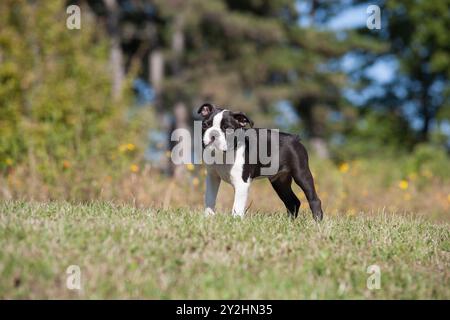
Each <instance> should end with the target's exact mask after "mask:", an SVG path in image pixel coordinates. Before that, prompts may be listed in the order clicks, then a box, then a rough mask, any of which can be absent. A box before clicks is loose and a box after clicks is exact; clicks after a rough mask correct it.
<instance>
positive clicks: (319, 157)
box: [0, 0, 450, 221]
mask: <svg viewBox="0 0 450 320" xmlns="http://www.w3.org/2000/svg"><path fill="white" fill-rule="evenodd" d="M374 4H375V5H378V6H379V7H380V9H381V11H380V12H381V21H380V29H369V28H368V27H367V20H368V19H369V21H372V20H370V16H373V13H368V12H367V8H368V6H369V5H374ZM449 4H450V3H449V1H448V0H436V1H426V0H418V1H407V0H391V1H370V3H368V2H366V1H357V0H345V1H321V0H310V1H306V0H305V1H300V0H298V1H294V0H270V1H269V0H202V1H201V0H184V1H183V0H165V1H164V0H79V1H63V0H46V1H37V0H36V1H33V0H2V1H1V2H0V198H1V199H26V200H38V201H46V200H68V201H74V202H80V201H92V200H107V201H115V202H126V203H132V204H134V205H136V206H154V207H157V208H168V207H188V206H189V207H192V208H201V206H202V198H203V190H204V184H203V179H204V168H203V167H202V166H197V165H185V166H174V165H173V164H172V163H171V161H170V148H171V146H172V145H171V142H170V133H171V132H172V131H173V130H174V129H175V128H181V127H183V128H191V127H192V124H193V120H194V119H196V114H195V112H196V110H197V109H198V107H199V106H200V105H201V104H202V103H203V102H205V101H208V102H213V103H215V104H218V105H221V106H225V107H228V108H231V109H233V110H240V111H244V112H246V113H247V114H248V115H249V116H250V117H251V118H252V119H253V120H254V122H255V124H256V126H257V127H270V128H280V129H281V130H282V131H288V132H291V133H297V134H299V135H300V136H301V138H302V140H303V141H304V143H305V144H306V146H307V148H308V150H309V151H310V154H311V167H312V170H313V173H314V175H315V178H316V184H317V188H318V192H319V196H320V197H321V198H322V202H323V204H324V209H325V211H326V213H327V214H345V215H355V214H359V213H360V212H369V213H377V212H381V211H388V212H396V213H405V214H418V215H423V216H426V217H430V218H432V219H438V220H446V221H450V170H449V168H450V166H449V165H450V161H449V160H450V156H449V150H450V104H449V74H450V55H449V53H450V33H449V30H450V16H449ZM70 5H77V6H79V8H80V9H81V15H80V19H81V28H80V29H72V30H71V29H69V28H68V27H67V23H66V22H67V19H68V18H69V19H70V18H73V17H72V13H70V14H69V13H67V12H66V9H67V7H68V6H70ZM221 188H222V189H221V192H220V194H219V199H220V201H219V207H220V208H222V209H223V210H229V207H230V206H231V203H232V200H231V199H232V192H231V191H232V189H231V187H229V186H222V187H221ZM296 192H297V193H298V195H299V197H300V199H301V200H304V199H305V198H304V196H303V194H302V193H301V192H300V190H299V189H296ZM275 199H276V200H275ZM253 202H255V203H256V204H255V205H254V206H253V205H252V203H253ZM303 203H305V202H304V201H303ZM283 208H284V207H283V205H282V203H281V201H279V200H278V199H277V197H276V196H275V194H274V193H273V191H272V190H271V187H270V185H269V184H268V183H267V182H266V181H263V182H259V181H258V182H256V183H255V186H254V187H253V190H252V194H251V201H250V209H249V210H250V212H254V213H255V212H264V213H270V212H273V211H274V210H284V209H283Z"/></svg>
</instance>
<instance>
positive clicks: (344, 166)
mask: <svg viewBox="0 0 450 320" xmlns="http://www.w3.org/2000/svg"><path fill="white" fill-rule="evenodd" d="M349 167H350V166H349V165H348V163H347V162H343V163H341V164H340V165H339V171H340V172H342V173H346V172H347V171H348V169H349Z"/></svg>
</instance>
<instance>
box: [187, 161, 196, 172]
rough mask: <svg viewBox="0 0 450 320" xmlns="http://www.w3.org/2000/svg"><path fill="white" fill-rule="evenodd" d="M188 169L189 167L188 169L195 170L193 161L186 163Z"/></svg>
mask: <svg viewBox="0 0 450 320" xmlns="http://www.w3.org/2000/svg"><path fill="white" fill-rule="evenodd" d="M186 169H187V170H188V171H194V169H195V166H194V165H193V164H192V163H188V164H187V165H186Z"/></svg>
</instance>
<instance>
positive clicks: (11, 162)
mask: <svg viewBox="0 0 450 320" xmlns="http://www.w3.org/2000/svg"><path fill="white" fill-rule="evenodd" d="M5 163H6V165H8V166H11V165H12V164H13V160H12V159H11V158H6V160H5Z"/></svg>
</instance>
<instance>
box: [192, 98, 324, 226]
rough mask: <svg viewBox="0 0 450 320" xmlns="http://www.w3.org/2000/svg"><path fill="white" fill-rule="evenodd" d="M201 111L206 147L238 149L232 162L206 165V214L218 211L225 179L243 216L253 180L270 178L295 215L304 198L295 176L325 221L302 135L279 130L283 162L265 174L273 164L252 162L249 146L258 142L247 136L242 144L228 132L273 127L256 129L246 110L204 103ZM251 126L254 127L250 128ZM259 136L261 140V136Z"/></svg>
mask: <svg viewBox="0 0 450 320" xmlns="http://www.w3.org/2000/svg"><path fill="white" fill-rule="evenodd" d="M198 113H199V114H200V115H201V116H202V139H203V147H204V148H214V152H217V153H221V154H223V155H224V156H225V155H226V153H227V152H229V151H230V149H231V148H233V151H234V155H233V158H234V159H233V161H232V163H227V162H222V163H220V164H217V163H212V164H207V165H206V168H207V176H206V195H205V213H206V214H207V215H211V214H214V209H215V204H216V197H217V192H218V190H219V185H220V182H221V180H224V181H225V182H227V183H230V184H231V185H232V186H233V187H234V192H235V193H234V203H233V211H232V213H233V215H234V216H241V217H242V216H243V215H244V213H245V206H246V203H247V197H248V193H249V187H250V183H251V181H252V180H253V179H257V178H268V179H269V180H270V182H271V184H272V186H273V188H274V189H275V191H276V193H277V194H278V196H279V197H280V198H281V200H282V201H283V203H284V205H285V206H286V208H287V210H288V212H289V213H290V214H291V215H292V217H294V218H295V217H297V215H298V210H299V208H300V200H298V198H297V197H296V195H295V194H294V192H293V191H292V188H291V183H292V179H294V181H295V183H296V184H297V185H299V186H300V188H301V189H302V190H303V192H304V193H305V195H306V198H307V199H308V202H309V207H310V208H311V211H312V214H313V217H314V219H315V220H316V221H320V220H322V218H323V212H322V206H321V201H320V199H319V197H318V196H317V193H316V190H315V187H314V180H313V176H312V174H311V171H310V169H309V166H308V154H307V152H306V149H305V147H304V146H303V144H302V143H301V142H300V139H299V137H298V136H296V135H291V134H288V133H282V132H279V133H278V132H277V133H278V135H277V138H278V139H279V140H278V141H277V143H278V148H277V149H278V150H277V152H278V161H279V163H278V166H277V168H276V172H273V173H271V174H269V175H265V174H263V171H264V168H265V167H267V166H269V165H270V164H262V163H261V161H259V160H257V161H256V162H252V161H249V158H250V157H249V149H250V148H249V146H251V145H254V144H255V142H251V141H249V139H245V140H244V143H241V144H239V142H238V143H236V142H235V139H234V138H233V139H232V141H231V142H230V141H229V140H230V139H227V137H228V136H227V135H226V133H228V132H230V131H242V132H246V130H255V131H256V132H259V131H260V130H266V131H269V132H270V131H271V130H270V129H256V128H255V129H253V121H251V120H250V119H249V118H248V117H247V116H246V115H245V114H244V113H242V112H233V111H230V110H227V109H223V108H219V107H216V106H215V105H213V104H210V103H205V104H203V105H202V106H201V107H200V108H199V109H198ZM247 125H249V126H250V127H251V128H252V129H246V128H245V127H247ZM272 131H274V130H272ZM256 136H257V137H258V138H257V139H258V140H259V139H260V138H259V135H256ZM266 137H267V138H266V139H267V145H269V149H271V147H270V146H271V141H270V139H271V134H267V135H266ZM227 140H228V141H227ZM257 142H260V141H257ZM269 151H271V150H269ZM272 151H273V150H272Z"/></svg>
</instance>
